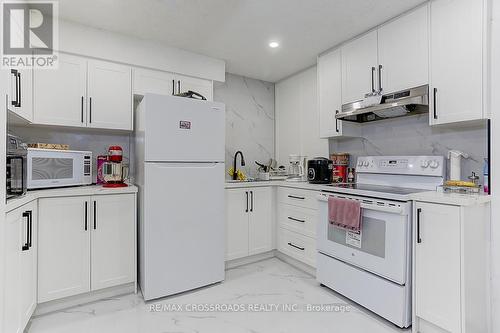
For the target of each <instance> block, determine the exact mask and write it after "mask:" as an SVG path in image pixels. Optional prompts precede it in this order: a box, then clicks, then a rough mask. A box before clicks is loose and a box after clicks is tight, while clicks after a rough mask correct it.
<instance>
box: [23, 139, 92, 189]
mask: <svg viewBox="0 0 500 333" xmlns="http://www.w3.org/2000/svg"><path fill="white" fill-rule="evenodd" d="M83 183H84V162H83V154H81V153H78V152H71V151H67V152H64V151H57V150H52V151H47V150H37V149H28V189H36V188H45V187H60V186H72V185H83Z"/></svg>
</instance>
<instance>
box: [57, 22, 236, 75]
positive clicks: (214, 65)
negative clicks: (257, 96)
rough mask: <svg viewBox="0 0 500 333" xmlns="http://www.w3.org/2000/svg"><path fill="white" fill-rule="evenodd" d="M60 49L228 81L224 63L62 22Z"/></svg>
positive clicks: (145, 41) (199, 55)
mask: <svg viewBox="0 0 500 333" xmlns="http://www.w3.org/2000/svg"><path fill="white" fill-rule="evenodd" d="M59 49H60V50H61V51H65V52H68V53H74V54H79V55H85V56H89V57H95V58H101V59H108V60H114V61H117V62H122V63H126V64H130V65H135V66H139V67H146V68H152V69H157V70H163V71H167V72H176V73H180V74H185V75H191V76H195V77H200V78H204V79H209V80H215V81H224V79H225V66H226V65H225V62H224V61H223V60H220V59H214V58H210V57H207V56H204V55H201V54H196V53H193V52H189V51H185V50H180V49H176V48H172V47H169V46H167V45H165V44H162V43H159V42H156V41H151V40H144V39H139V38H135V37H131V36H126V35H123V34H119V33H115V32H110V31H105V30H99V29H95V28H91V27H87V26H84V25H80V24H76V23H72V22H67V21H62V20H60V22H59Z"/></svg>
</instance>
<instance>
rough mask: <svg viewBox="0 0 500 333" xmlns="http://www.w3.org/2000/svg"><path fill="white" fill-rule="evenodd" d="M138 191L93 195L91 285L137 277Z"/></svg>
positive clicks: (103, 286) (102, 284)
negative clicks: (134, 192)
mask: <svg viewBox="0 0 500 333" xmlns="http://www.w3.org/2000/svg"><path fill="white" fill-rule="evenodd" d="M135 205H136V202H135V195H134V194H115V195H101V196H93V197H92V226H91V229H92V248H91V281H90V285H91V289H92V290H98V289H102V288H107V287H112V286H116V285H120V284H124V283H128V282H133V281H135Z"/></svg>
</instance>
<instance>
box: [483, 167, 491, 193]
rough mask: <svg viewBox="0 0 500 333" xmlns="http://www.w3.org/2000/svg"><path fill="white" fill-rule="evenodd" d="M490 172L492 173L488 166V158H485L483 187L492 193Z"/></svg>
mask: <svg viewBox="0 0 500 333" xmlns="http://www.w3.org/2000/svg"><path fill="white" fill-rule="evenodd" d="M489 174H490V170H489V167H488V159H487V158H485V159H484V165H483V176H484V181H483V182H484V184H483V188H484V192H485V193H488V194H489V193H490V184H489Z"/></svg>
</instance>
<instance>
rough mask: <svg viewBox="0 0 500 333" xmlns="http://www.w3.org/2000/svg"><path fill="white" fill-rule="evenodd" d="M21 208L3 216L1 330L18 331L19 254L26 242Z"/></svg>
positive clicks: (20, 329) (19, 324)
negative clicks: (3, 252)
mask: <svg viewBox="0 0 500 333" xmlns="http://www.w3.org/2000/svg"><path fill="white" fill-rule="evenodd" d="M22 212H23V211H22V210H21V209H16V210H14V211H11V212H9V213H7V214H6V217H5V238H4V239H5V243H4V244H3V246H4V251H5V257H4V258H5V263H4V265H5V266H4V267H5V270H4V271H5V275H4V281H3V282H4V285H3V286H2V288H3V298H4V299H3V302H4V303H3V306H2V311H3V318H4V320H3V329H2V332H12V333H20V332H22V331H23V328H22V327H21V311H20V306H21V304H20V292H21V288H22V286H21V281H20V277H21V261H20V259H21V256H20V252H21V251H22V248H23V246H24V245H25V243H26V242H27V235H26V230H27V229H26V221H25V219H23V217H22Z"/></svg>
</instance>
